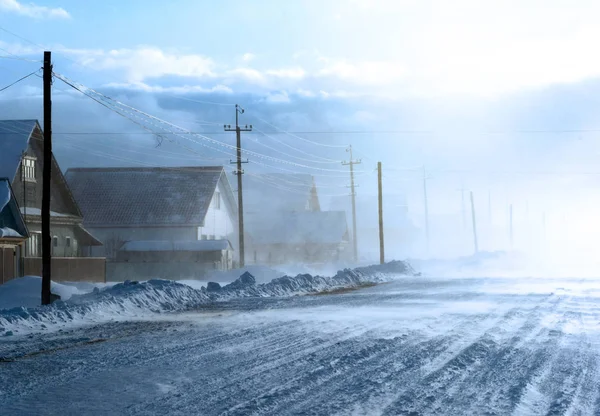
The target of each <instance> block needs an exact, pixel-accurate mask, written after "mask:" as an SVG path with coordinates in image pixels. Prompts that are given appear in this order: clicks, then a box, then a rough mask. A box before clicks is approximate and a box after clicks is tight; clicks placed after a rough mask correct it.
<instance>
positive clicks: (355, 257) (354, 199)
mask: <svg viewBox="0 0 600 416" xmlns="http://www.w3.org/2000/svg"><path fill="white" fill-rule="evenodd" d="M346 152H350V161H349V162H342V165H344V166H346V165H349V166H350V188H351V190H352V194H351V196H352V243H353V248H354V261H355V262H357V261H358V239H357V238H356V192H355V189H354V165H358V164H360V163H361V161H360V159H357V160H354V159H352V145H350V146H348V148H347V149H346Z"/></svg>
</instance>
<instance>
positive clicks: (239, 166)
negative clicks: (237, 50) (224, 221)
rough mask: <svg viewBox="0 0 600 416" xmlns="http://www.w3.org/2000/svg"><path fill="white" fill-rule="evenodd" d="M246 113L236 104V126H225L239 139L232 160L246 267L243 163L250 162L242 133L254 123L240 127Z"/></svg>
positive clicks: (239, 231)
mask: <svg viewBox="0 0 600 416" xmlns="http://www.w3.org/2000/svg"><path fill="white" fill-rule="evenodd" d="M239 114H244V109H243V108H242V107H240V106H239V105H237V104H236V105H235V128H232V127H231V124H227V125H225V126H223V127H224V128H225V131H235V135H236V139H237V145H236V148H237V161H236V162H230V163H236V164H237V170H236V171H235V172H234V174H235V175H237V183H238V189H237V192H238V234H239V235H238V237H239V246H240V247H239V250H240V267H244V264H245V258H246V257H245V255H244V198H243V192H242V175H243V174H244V171H243V170H242V163H248V161H245V162H242V135H241V132H243V131H252V125H250V126H248V125H246V126H245V127H240V126H239V124H238V115H239Z"/></svg>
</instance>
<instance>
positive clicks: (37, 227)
mask: <svg viewBox="0 0 600 416" xmlns="http://www.w3.org/2000/svg"><path fill="white" fill-rule="evenodd" d="M27 227H28V228H29V233H30V234H31V235H32V237H31V238H29V239H28V240H27V243H26V244H27V247H26V251H25V255H26V256H27V257H41V255H42V250H41V244H42V240H41V232H42V225H41V224H40V223H30V222H28V223H27ZM74 227H76V225H57V224H50V235H51V236H52V238H53V240H52V256H56V257H78V256H80V255H81V253H80V250H79V249H80V244H79V242H78V241H77V238H76V237H75V231H74ZM34 234H36V236H34ZM54 237H57V245H56V246H55V245H54ZM67 237H68V238H70V239H71V246H70V247H67ZM36 242H37V245H38V247H37V255H35V251H32V250H33V248H32V245H33V244H35V243H36Z"/></svg>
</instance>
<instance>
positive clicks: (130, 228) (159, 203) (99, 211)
mask: <svg viewBox="0 0 600 416" xmlns="http://www.w3.org/2000/svg"><path fill="white" fill-rule="evenodd" d="M65 176H66V179H67V181H68V183H69V186H70V187H71V190H72V192H73V194H74V195H75V197H76V198H77V199H78V201H79V206H80V207H81V210H82V212H83V213H84V217H85V220H84V224H85V226H86V227H88V229H90V230H93V232H94V234H95V235H96V236H97V237H98V238H99V239H100V240H101V241H103V243H104V246H102V247H101V248H100V249H102V250H103V253H98V254H103V255H105V256H106V257H107V260H108V263H107V279H108V280H113V281H118V280H123V279H148V278H169V279H177V278H199V277H202V276H203V275H204V274H205V273H206V272H207V271H208V270H213V269H221V270H224V269H230V268H232V267H233V266H234V261H235V258H234V256H235V253H236V252H235V251H234V247H233V246H232V242H236V241H237V220H236V218H237V201H236V200H235V198H234V196H233V193H232V191H231V186H230V184H229V181H228V179H227V175H226V173H225V170H224V169H223V167H222V166H205V167H160V168H132V167H126V168H74V169H69V170H68V171H67V173H66V175H65Z"/></svg>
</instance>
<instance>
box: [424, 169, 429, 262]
mask: <svg viewBox="0 0 600 416" xmlns="http://www.w3.org/2000/svg"><path fill="white" fill-rule="evenodd" d="M427 179H428V178H427V173H426V172H425V166H423V203H424V206H425V243H426V245H427V246H426V248H427V253H429V206H428V203H427Z"/></svg>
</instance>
